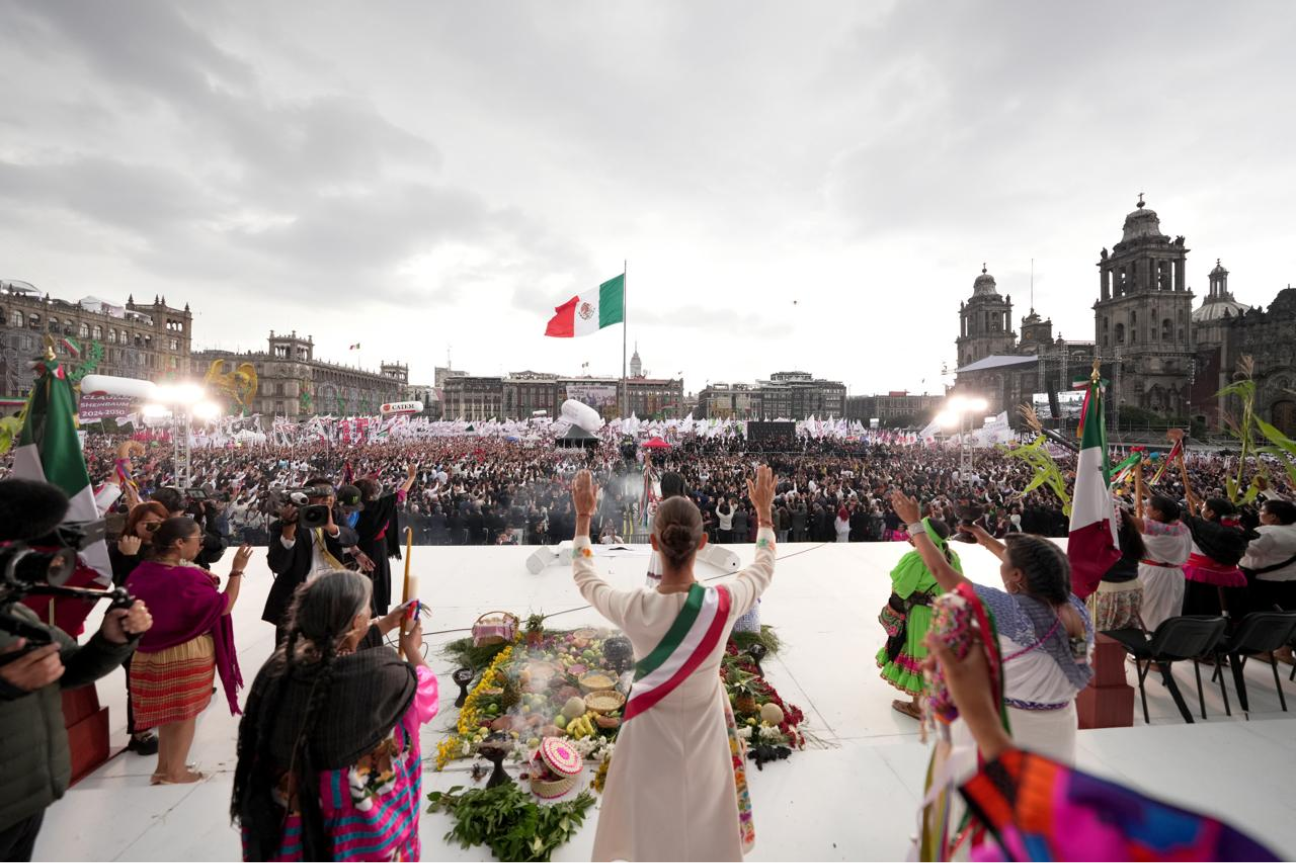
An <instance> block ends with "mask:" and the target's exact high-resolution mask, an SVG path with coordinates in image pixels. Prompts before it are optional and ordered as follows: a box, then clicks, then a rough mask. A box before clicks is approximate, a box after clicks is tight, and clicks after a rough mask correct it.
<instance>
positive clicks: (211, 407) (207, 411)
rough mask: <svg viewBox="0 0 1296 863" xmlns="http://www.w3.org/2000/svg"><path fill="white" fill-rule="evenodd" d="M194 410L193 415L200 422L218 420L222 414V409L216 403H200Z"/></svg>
mask: <svg viewBox="0 0 1296 863" xmlns="http://www.w3.org/2000/svg"><path fill="white" fill-rule="evenodd" d="M192 410H193V415H194V416H195V417H197V418H198V419H200V420H212V419H216V417H218V416H220V414H221V407H220V405H218V404H216V403H215V402H198V403H197V404H196V405H194V406H193V408H192Z"/></svg>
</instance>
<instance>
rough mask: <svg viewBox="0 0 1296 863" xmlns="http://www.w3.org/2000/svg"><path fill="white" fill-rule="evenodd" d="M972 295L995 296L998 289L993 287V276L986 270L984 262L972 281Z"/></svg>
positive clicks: (997, 294)
mask: <svg viewBox="0 0 1296 863" xmlns="http://www.w3.org/2000/svg"><path fill="white" fill-rule="evenodd" d="M972 296H974V297H997V296H999V291H998V290H996V289H995V278H994V276H992V275H990V274H989V273H987V272H986V267H985V264H982V265H981V275H979V276H977V277H976V281H975V282H973V283H972Z"/></svg>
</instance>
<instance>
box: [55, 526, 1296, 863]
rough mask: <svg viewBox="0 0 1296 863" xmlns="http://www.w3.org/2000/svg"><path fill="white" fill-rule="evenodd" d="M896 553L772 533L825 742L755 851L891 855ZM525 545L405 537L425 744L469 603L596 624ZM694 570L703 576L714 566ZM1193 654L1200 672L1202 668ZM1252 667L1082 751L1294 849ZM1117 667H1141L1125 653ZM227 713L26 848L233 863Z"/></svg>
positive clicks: (762, 788) (449, 850) (907, 796)
mask: <svg viewBox="0 0 1296 863" xmlns="http://www.w3.org/2000/svg"><path fill="white" fill-rule="evenodd" d="M733 548H734V550H735V551H737V552H738V554H739V555H740V556H741V558H742V559H743V561H744V562H746V561H748V560H750V559H751V554H752V547H751V546H734V547H733ZM906 549H907V546H901V545H898V544H889V543H887V544H882V543H876V544H875V543H857V544H835V545H809V544H805V545H794V544H787V545H783V546H780V548H779V564H778V567H777V570H776V575H775V579H774V583H773V585H772V586H771V588H770V589H769V591H768V592H767V593H766V595H765V600H764V602H763V604H762V606H761V615H762V618H763V622H764V623H767V624H771V625H773V626H775V627H776V628H777V629H778V633H779V636H780V637H781V638H782V639H783V642H784V645H785V646H784V648H783V650H782V651H781V652H780V653H779V655H778V656H777V657H772V658H770V659H767V660H766V661H765V663H764V664H765V668H766V671H767V673H768V675H769V677H770V680H771V682H773V683H774V685H775V686H776V687H777V688H778V690H779V692H780V694H781V695H782V696H783V697H784V699H785V700H787V701H789V702H792V703H795V704H798V705H800V706H801V707H802V709H803V710H804V711H805V713H806V716H807V722H808V726H807V727H808V728H809V730H810V731H811V732H813V734H814V735H816V736H817V737H818V738H819V739H821V740H822V741H823V742H824V744H825V748H822V749H812V750H807V751H805V752H799V753H796V754H795V755H793V757H792V758H790V759H788V760H786V761H782V762H778V763H775V764H771V765H767V766H766V767H765V769H764V770H763V771H757V770H754V769H753V770H751V771H750V772H749V774H748V775H749V778H750V782H751V793H752V799H753V806H754V808H755V815H756V824H757V828H756V829H757V837H758V838H757V844H756V849H755V851H754V852H753V853H752V855H751V857H750V858H749V859H754V860H762V859H765V860H895V859H904V857H905V854H906V850H907V844H908V839H909V836H910V834H911V833H912V832H913V830H914V824H915V809H916V806H917V803H918V800H919V793H920V789H921V786H922V781H923V776H924V771H925V768H926V763H927V747H926V746H925V745H923V744H922V743H920V742H919V740H918V725H917V723H916V722H915V721H913V720H911V719H909V718H908V717H905V716H902V715H900V714H898V713H896V712H895V711H893V710H891V707H890V704H891V701H892V699H893V698H894V697H895V694H896V693H895V692H894V690H892V689H891V688H890V687H889V686H888V685H887V684H886V683H884V682H883V681H882V680H881V679H880V678H879V677H878V673H877V670H876V667H875V663H874V659H873V657H874V655H875V654H876V652H877V650H878V648H879V647H880V646H881V645H882V643H883V641H884V638H883V633H882V630H881V627H880V626H879V624H878V623H877V613H878V611H879V609H880V608H881V607H882V605H883V604H884V603H885V602H886V599H887V596H888V594H889V591H890V582H889V579H888V577H887V573H888V572H889V570H890V568H891V567H892V565H894V563H895V561H896V560H897V559H898V557H899V556H900V554H901V553H903V551H904V550H906ZM531 551H532V549H527V548H454V547H452V548H416V549H415V552H414V572H415V573H416V574H417V575H418V576H419V584H420V592H421V598H422V599H423V601H424V602H425V603H426V604H428V605H429V606H430V607H431V609H432V612H433V616H432V618H431V620H430V621H426V622H425V623H424V629H425V630H426V631H427V632H428V633H429V634H428V637H427V638H428V642H429V644H430V645H431V649H430V652H429V657H430V659H431V661H432V663H433V666H434V667H435V668H436V670H437V672H438V674H439V675H440V678H441V691H442V708H443V711H444V714H443V716H442V717H438V718H437V719H435V720H433V722H432V723H431V724H430V725H428V726H426V728H425V729H424V737H423V750H424V754H425V757H426V756H427V755H428V754H429V753H432V754H434V753H435V749H436V742H437V741H438V740H439V739H440V738H441V736H442V734H443V730H444V729H445V728H447V727H448V726H449V724H450V722H451V720H452V718H453V716H454V709H453V700H454V697H455V694H456V693H457V687H455V686H454V684H453V683H452V682H451V681H450V679H449V672H450V671H451V670H452V668H451V665H450V663H448V662H447V661H446V660H444V659H443V658H442V657H440V655H439V654H438V652H437V648H438V647H439V645H441V644H444V643H445V642H447V641H451V640H453V639H456V638H459V637H462V636H463V635H464V634H466V630H467V628H468V627H470V626H471V624H472V622H473V621H474V620H475V619H476V617H477V616H478V615H479V614H480V613H482V612H483V611H488V610H492V609H507V610H511V611H513V612H515V613H517V614H519V615H521V616H522V617H525V616H526V615H527V614H529V613H533V612H542V613H545V614H557V616H556V617H555V618H554V619H553V620H552V621H551V624H552V625H553V626H554V627H556V628H564V629H565V628H574V627H577V626H580V625H585V624H591V625H598V624H600V623H601V620H600V618H599V617H598V616H597V615H596V614H594V613H593V612H592V611H591V610H589V609H583V608H582V606H583V602H582V601H581V598H580V595H579V594H578V593H577V592H576V589H575V586H574V585H573V584H572V580H571V576H570V570H569V569H568V568H567V567H565V566H560V565H555V566H551V567H548V568H546V569H545V570H544V571H543V572H541V573H540V574H539V575H532V574H531V573H530V572H528V571H527V569H526V566H525V561H526V559H527V557H528V555H529V554H530V552H531ZM961 553H962V554H963V558H964V564H965V569H966V571H967V572H968V574H969V577H970V578H972V579H973V580H975V581H978V582H983V583H986V584H997V583H998V561H997V560H995V559H994V558H993V557H992V556H991V555H990V554H989V553H988V552H985V551H983V550H982V549H980V548H975V547H971V548H966V549H961ZM646 564H647V553H646V550H645V549H640V550H637V552H636V553H631V554H626V555H624V556H619V557H615V558H610V557H609V558H600V565H601V567H602V570H603V571H604V572H605V573H606V574H607V577H608V578H609V580H610V581H611V582H612V583H614V584H616V585H618V586H624V587H631V586H638V585H641V584H642V583H643V575H644V572H645V569H646ZM227 568H228V567H227V566H220V565H218V567H217V570H218V571H220V570H222V569H227ZM699 569H700V574H701V570H705V571H706V574H707V575H708V576H709V575H715V574H716V573H717V571H716V570H712V569H710V568H709V567H700V568H699ZM269 584H270V574H269V571H268V570H267V568H266V565H265V558H264V555H262V554H258V555H257V556H256V557H255V558H254V560H253V562H252V564H251V565H250V566H249V569H248V573H247V579H246V583H245V584H244V586H243V592H242V595H241V596H240V599H239V605H238V607H237V608H236V609H235V612H234V615H235V621H236V626H235V628H236V633H237V636H236V638H237V643H238V646H239V658H240V662H241V664H242V667H243V672H244V677H245V678H246V679H247V680H248V681H249V683H250V681H251V680H252V678H253V676H254V675H255V670H256V669H257V668H259V667H260V666H261V664H262V663H263V662H264V661H265V659H266V657H267V656H269V654H270V652H271V649H272V648H273V642H274V632H273V629H272V628H271V627H270V626H269V625H268V624H265V623H262V622H261V621H260V619H259V618H260V613H261V608H262V604H263V602H264V599H265V595H266V593H267V592H268V590H269ZM433 633H436V634H433ZM1205 670H1206V674H1207V678H1208V677H1209V673H1210V669H1205ZM1246 676H1247V688H1248V693H1249V695H1250V699H1251V717H1250V720H1249V721H1247V720H1245V719H1244V718H1243V717H1242V716H1241V714H1240V711H1239V709H1238V705H1237V699H1236V696H1235V693H1234V692H1233V686H1232V681H1231V680H1230V681H1229V697H1230V702H1231V704H1232V707H1233V711H1234V715H1233V717H1232V718H1228V717H1226V716H1225V715H1224V709H1223V702H1222V700H1221V699H1220V694H1219V688H1218V685H1211V684H1210V682H1209V679H1206V680H1204V683H1205V685H1206V710H1207V716H1208V719H1207V720H1206V721H1205V722H1203V721H1202V720H1201V718H1200V715H1199V714H1198V715H1197V723H1196V724H1194V725H1185V724H1184V722H1183V719H1182V718H1181V717H1180V715H1179V712H1178V710H1177V709H1176V708H1175V706H1174V703H1173V701H1172V700H1171V698H1170V696H1169V694H1168V693H1167V692H1166V690H1165V689H1164V687H1163V686H1162V685H1161V684H1160V683H1159V682H1156V681H1155V680H1151V679H1150V680H1149V683H1148V702H1149V708H1150V712H1151V714H1152V725H1151V726H1150V727H1149V726H1146V725H1144V724H1143V717H1142V712H1141V710H1140V709H1139V707H1138V705H1137V701H1136V705H1135V725H1134V727H1132V728H1120V729H1102V730H1092V731H1081V732H1080V734H1079V749H1080V752H1079V765H1080V766H1081V767H1082V768H1084V769H1086V770H1090V771H1092V772H1094V773H1097V774H1100V775H1103V776H1109V777H1112V778H1114V779H1117V780H1119V781H1121V782H1125V783H1128V784H1130V785H1132V786H1135V787H1137V788H1139V789H1141V790H1143V791H1146V792H1148V793H1151V794H1154V795H1157V796H1159V797H1162V798H1164V799H1167V800H1170V801H1173V802H1177V803H1181V804H1183V805H1187V806H1192V807H1194V808H1198V809H1201V810H1204V811H1208V812H1211V813H1213V814H1216V815H1218V816H1220V817H1222V818H1225V819H1228V820H1229V821H1231V822H1233V823H1234V824H1236V825H1237V826H1239V827H1242V828H1244V829H1246V830H1248V831H1250V832H1251V833H1252V834H1253V835H1254V836H1256V837H1257V838H1260V839H1261V840H1263V841H1265V842H1267V843H1268V844H1269V845H1270V847H1272V848H1273V849H1274V850H1275V851H1277V852H1279V853H1280V854H1283V855H1284V856H1289V855H1290V854H1291V853H1293V852H1294V851H1296V798H1293V797H1292V795H1291V794H1290V789H1289V788H1288V779H1289V777H1291V776H1292V775H1296V743H1294V739H1296V734H1294V733H1296V724H1293V723H1292V721H1291V719H1290V715H1289V714H1287V713H1284V712H1282V711H1281V710H1280V707H1279V703H1278V697H1277V693H1276V691H1275V689H1274V683H1273V678H1272V674H1271V672H1270V671H1269V668H1268V666H1265V665H1262V664H1258V663H1249V664H1248V666H1247V669H1246ZM1129 677H1130V681H1131V683H1132V684H1133V683H1135V680H1134V674H1133V668H1132V666H1130V667H1129ZM1154 677H1155V675H1154ZM1283 677H1284V683H1286V674H1284V675H1283ZM1176 679H1177V680H1178V681H1179V685H1180V688H1181V690H1182V691H1183V692H1184V695H1185V698H1187V700H1188V703H1189V705H1190V706H1191V707H1192V708H1193V709H1194V710H1196V707H1197V702H1196V683H1195V681H1194V680H1193V675H1192V668H1191V666H1187V667H1182V668H1178V669H1177V670H1176ZM124 686H125V684H124V677H123V675H122V674H121V672H115V673H114V674H113V675H111V676H110V677H108V678H107V679H105V680H103V681H101V682H100V683H99V684H98V687H99V697H100V701H101V703H103V704H104V705H105V706H108V707H109V708H110V720H111V721H110V725H111V728H112V732H113V744H114V751H117V750H120V749H121V748H122V747H124V745H125V742H126V735H125V723H126V714H125V702H126V694H125V689H124ZM1291 694H1296V686H1291V687H1290V691H1289V695H1291ZM237 727H238V721H237V718H235V717H231V716H229V713H228V711H227V710H226V709H225V708H224V706H223V699H219V698H218V699H215V700H213V702H212V706H211V707H210V708H208V710H207V711H206V713H205V714H204V715H203V716H202V717H201V718H200V719H199V723H198V733H197V737H196V740H195V743H194V749H193V753H192V756H191V757H192V760H195V761H197V762H198V763H199V764H200V766H201V769H203V770H204V771H206V772H209V773H210V774H211V776H210V777H209V778H208V779H207V780H206V781H204V782H202V783H199V784H197V785H189V786H166V787H150V786H149V784H148V777H149V774H150V773H151V772H152V769H153V766H154V759H153V758H142V757H140V756H137V755H134V754H132V753H128V752H124V751H123V752H121V753H120V754H118V755H117V756H116V757H114V758H113V759H111V760H110V761H109V762H108V763H107V764H105V765H103V766H102V767H101V768H99V770H97V771H96V772H95V773H93V774H92V775H91V776H89V777H87V778H86V779H85V780H84V781H82V782H81V783H80V784H78V785H77V786H76V787H75V788H73V789H72V790H71V791H69V792H68V795H67V796H66V797H65V798H64V800H62V801H61V802H59V803H56V804H55V805H54V806H53V807H52V808H51V809H50V810H49V812H48V813H47V817H46V822H45V828H44V830H43V831H42V833H41V837H40V841H39V842H38V844H37V846H36V859H38V860H237V859H240V849H239V839H238V835H237V833H236V832H235V831H234V829H233V828H232V827H231V826H230V825H229V817H228V812H229V793H230V785H231V776H232V771H233V767H234V744H235V739H236V737H237ZM467 767H468V762H457V763H456V765H455V767H454V768H448V769H447V770H446V771H445V772H444V773H436V772H435V771H434V770H433V768H432V766H431V760H430V759H429V761H428V766H427V768H426V770H425V773H424V790H425V791H426V790H433V789H444V788H448V787H450V786H451V785H455V784H464V785H466V784H470V780H469V778H468V776H467ZM593 823H594V818H591V819H590V821H589V822H587V826H586V828H584V829H583V830H582V832H581V833H580V834H579V835H578V836H577V837H576V838H575V840H574V841H573V842H572V843H570V844H569V845H567V846H565V847H564V848H561V849H559V851H558V852H557V853H556V854H555V855H554V856H555V859H557V860H588V859H589V855H590V849H591V847H592V844H593V832H594V831H593ZM448 826H449V822H448V819H447V818H446V817H445V816H442V815H426V814H425V815H424V816H423V819H422V823H421V832H422V837H423V844H424V850H423V857H424V859H427V860H488V859H491V857H490V854H489V851H487V850H486V849H484V848H475V849H469V850H466V851H465V850H462V849H460V848H458V847H457V846H454V847H447V846H446V844H445V842H444V841H443V838H442V837H443V836H444V834H445V832H446V830H447V829H448Z"/></svg>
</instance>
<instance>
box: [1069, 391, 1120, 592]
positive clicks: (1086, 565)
mask: <svg viewBox="0 0 1296 863" xmlns="http://www.w3.org/2000/svg"><path fill="white" fill-rule="evenodd" d="M1081 423H1082V426H1081V430H1080V455H1079V457H1078V458H1077V459H1076V473H1075V487H1074V489H1073V490H1072V499H1071V532H1070V539H1069V541H1068V542H1067V559H1068V560H1069V561H1070V563H1071V590H1072V592H1073V593H1075V595H1076V596H1078V597H1080V598H1081V599H1084V598H1085V597H1087V596H1088V595H1089V594H1091V593H1093V592H1094V591H1095V590H1097V589H1098V582H1100V581H1102V577H1103V575H1104V574H1105V573H1106V572H1107V570H1109V569H1111V567H1112V565H1113V564H1115V563H1116V561H1117V560H1119V559H1120V545H1119V543H1118V541H1117V539H1116V510H1115V507H1114V506H1113V505H1112V498H1111V491H1110V486H1109V483H1110V470H1109V468H1108V464H1107V427H1106V419H1105V418H1104V416H1103V404H1102V381H1100V380H1097V379H1095V380H1092V381H1090V383H1089V391H1088V393H1087V394H1086V395H1085V400H1084V407H1083V409H1082V410H1081Z"/></svg>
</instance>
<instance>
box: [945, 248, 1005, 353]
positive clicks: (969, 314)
mask: <svg viewBox="0 0 1296 863" xmlns="http://www.w3.org/2000/svg"><path fill="white" fill-rule="evenodd" d="M1016 342H1017V334H1016V333H1014V332H1013V328H1012V295H1011V294H1010V295H1008V296H1007V297H1001V296H999V291H998V289H997V286H996V285H995V279H994V276H992V275H990V274H989V273H988V272H986V266H985V264H982V265H981V275H979V276H977V277H976V281H974V282H973V283H972V296H971V297H970V298H969V299H968V300H967V302H963V303H959V337H958V338H957V339H956V340H955V343H956V344H957V346H958V357H959V365H960V366H969V365H971V364H972V363H974V362H976V361H977V360H982V359H985V358H986V357H990V356H995V355H998V354H1011V353H1012V352H1013V350H1014V346H1015V345H1016Z"/></svg>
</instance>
